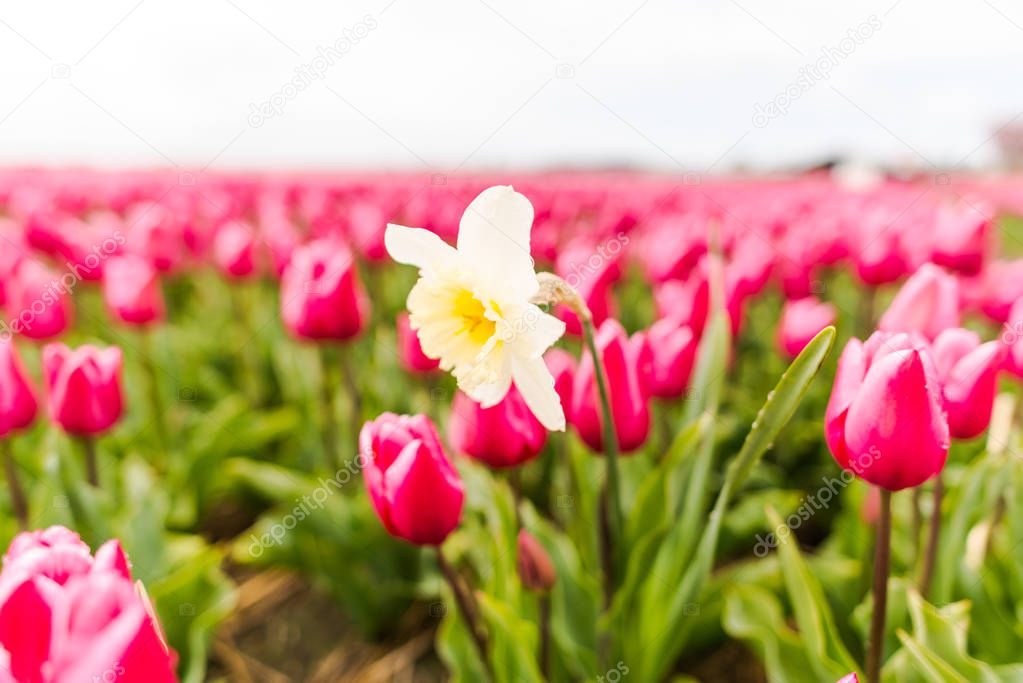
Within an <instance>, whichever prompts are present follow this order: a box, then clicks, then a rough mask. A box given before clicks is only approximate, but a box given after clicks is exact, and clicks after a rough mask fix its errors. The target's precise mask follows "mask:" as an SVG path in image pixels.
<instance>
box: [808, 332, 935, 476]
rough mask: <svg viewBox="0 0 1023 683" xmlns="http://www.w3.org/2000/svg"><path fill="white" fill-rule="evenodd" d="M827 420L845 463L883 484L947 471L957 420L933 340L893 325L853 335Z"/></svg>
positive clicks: (838, 456)
mask: <svg viewBox="0 0 1023 683" xmlns="http://www.w3.org/2000/svg"><path fill="white" fill-rule="evenodd" d="M824 427H825V437H826V439H827V442H828V447H829V448H830V449H831V453H832V455H833V456H834V457H835V460H836V461H837V462H838V464H839V465H840V466H841V467H843V468H844V469H846V470H849V471H851V472H852V473H854V474H856V475H857V476H859V477H860V478H862V479H864V480H866V481H868V482H870V483H871V484H874V485H876V486H880V487H882V488H885V489H888V490H889V491H898V490H900V489H904V488H909V487H911V486H918V485H920V484H922V483H923V482H925V481H927V480H928V479H930V478H931V477H932V476H934V475H935V474H937V473H938V472H940V471H941V469H942V468H943V467H944V466H945V458H946V457H947V455H948V446H949V427H948V421H947V420H946V418H945V411H944V405H943V399H942V395H941V386H940V383H939V379H938V377H937V370H936V369H935V367H934V360H933V359H932V357H931V352H930V350H929V349H928V348H927V345H926V343H925V342H923V340H920V339H914V338H912V337H910V336H909V335H907V334H894V335H893V334H889V333H886V332H875V333H874V334H873V335H871V336H870V338H869V339H868V340H867V341H866V343H863V342H861V341H860V340H859V339H855V338H853V339H850V340H849V343H848V344H846V347H845V350H844V351H843V352H842V356H841V357H840V358H839V360H838V372H837V374H836V375H835V384H834V387H833V388H832V390H831V399H830V400H829V401H828V408H827V411H826V413H825V416H824Z"/></svg>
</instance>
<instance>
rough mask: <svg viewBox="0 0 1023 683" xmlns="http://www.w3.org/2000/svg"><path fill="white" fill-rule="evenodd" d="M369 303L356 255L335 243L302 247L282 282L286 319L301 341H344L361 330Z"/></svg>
mask: <svg viewBox="0 0 1023 683" xmlns="http://www.w3.org/2000/svg"><path fill="white" fill-rule="evenodd" d="M368 311H369V302H368V300H367V299H366V294H365V292H364V291H363V289H362V283H361V282H360V281H359V277H358V273H357V272H356V270H355V265H354V263H353V260H352V253H351V251H349V250H348V248H347V247H346V246H344V245H343V244H340V243H339V242H335V241H332V240H317V241H315V242H310V243H309V244H307V245H305V246H302V247H299V248H298V249H296V250H295V251H294V253H293V254H292V256H291V262H290V263H289V264H288V266H287V268H285V270H284V276H283V277H282V278H281V318H282V319H283V320H284V325H285V327H287V328H288V331H290V332H291V333H292V334H293V335H294V336H296V337H298V338H300V339H313V340H333V341H344V340H346V339H350V338H352V337H354V336H356V335H357V334H359V332H361V331H362V328H363V325H364V324H365V321H366V316H367V314H368Z"/></svg>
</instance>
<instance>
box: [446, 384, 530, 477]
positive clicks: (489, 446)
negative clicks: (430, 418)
mask: <svg viewBox="0 0 1023 683" xmlns="http://www.w3.org/2000/svg"><path fill="white" fill-rule="evenodd" d="M546 442H547V430H546V429H544V427H543V425H542V424H540V421H539V420H537V419H536V417H534V416H533V412H532V411H531V410H530V409H529V407H528V406H527V405H526V402H525V401H524V400H523V398H522V395H521V394H520V393H519V391H518V389H516V388H515V386H514V385H513V386H512V388H511V389H509V390H508V393H507V394H506V395H505V397H504V398H503V399H501V401H500V403H498V404H497V405H495V406H492V407H490V408H483V407H481V406H480V404H479V403H476V401H473V400H472V399H471V398H469V397H468V396H466V395H465V394H463V393H462V392H460V391H459V392H457V393H456V394H455V400H454V403H453V404H452V406H451V417H450V418H449V421H448V443H450V444H451V446H452V448H454V449H455V450H457V451H460V452H462V453H465V454H466V455H468V456H469V457H471V458H475V459H476V460H479V461H481V462H484V463H486V464H488V465H490V466H491V467H497V468H502V467H516V466H517V465H521V464H523V463H526V462H529V461H530V460H532V459H533V458H535V457H536V456H537V455H539V453H540V451H542V450H543V446H544V444H545V443H546Z"/></svg>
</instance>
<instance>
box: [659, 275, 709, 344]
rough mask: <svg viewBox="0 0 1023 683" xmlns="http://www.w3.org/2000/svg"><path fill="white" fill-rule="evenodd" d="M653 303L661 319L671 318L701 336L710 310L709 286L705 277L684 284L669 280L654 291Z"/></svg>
mask: <svg viewBox="0 0 1023 683" xmlns="http://www.w3.org/2000/svg"><path fill="white" fill-rule="evenodd" d="M654 302H655V303H656V304H657V312H658V315H659V316H660V317H661V318H671V319H672V320H674V321H676V322H677V323H678V324H679V325H680V326H682V325H685V326H686V327H688V328H689V329H691V330H692V331H693V335H695V336H696V337H699V336H700V335H702V334H703V328H704V327H705V326H706V324H707V313H708V311H709V310H710V284H709V283H708V282H707V279H706V277H701V276H697V275H694V276H692V277H690V278H689V279H688V280H686V281H685V282H682V281H680V280H669V281H668V282H665V283H664V284H663V285H661V286H660V287H658V288H657V289H656V290H654Z"/></svg>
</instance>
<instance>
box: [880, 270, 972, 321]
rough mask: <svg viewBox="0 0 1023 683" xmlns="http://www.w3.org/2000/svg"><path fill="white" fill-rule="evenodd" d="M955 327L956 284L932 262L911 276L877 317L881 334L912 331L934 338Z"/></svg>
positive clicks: (956, 313)
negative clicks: (886, 308)
mask: <svg viewBox="0 0 1023 683" xmlns="http://www.w3.org/2000/svg"><path fill="white" fill-rule="evenodd" d="M950 327H959V283H958V282H957V281H956V279H955V276H953V275H950V274H948V273H946V272H945V271H944V270H942V269H941V268H940V267H939V266H936V265H934V264H933V263H925V264H924V265H922V266H920V268H919V269H918V270H917V271H916V272H915V273H913V274H912V275H911V276H910V277H909V279H908V280H906V282H905V284H903V285H902V288H901V289H900V290H899V292H898V294H896V295H895V298H894V299H893V300H892V303H891V305H889V306H888V310H887V311H885V312H884V315H882V316H881V321H880V322H879V323H878V329H879V330H881V331H883V332H915V333H917V334H921V335H923V336H924V337H926V338H927V339H934V338H935V337H937V336H938V335H939V334H941V332H942V331H944V330H947V329H948V328H950Z"/></svg>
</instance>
